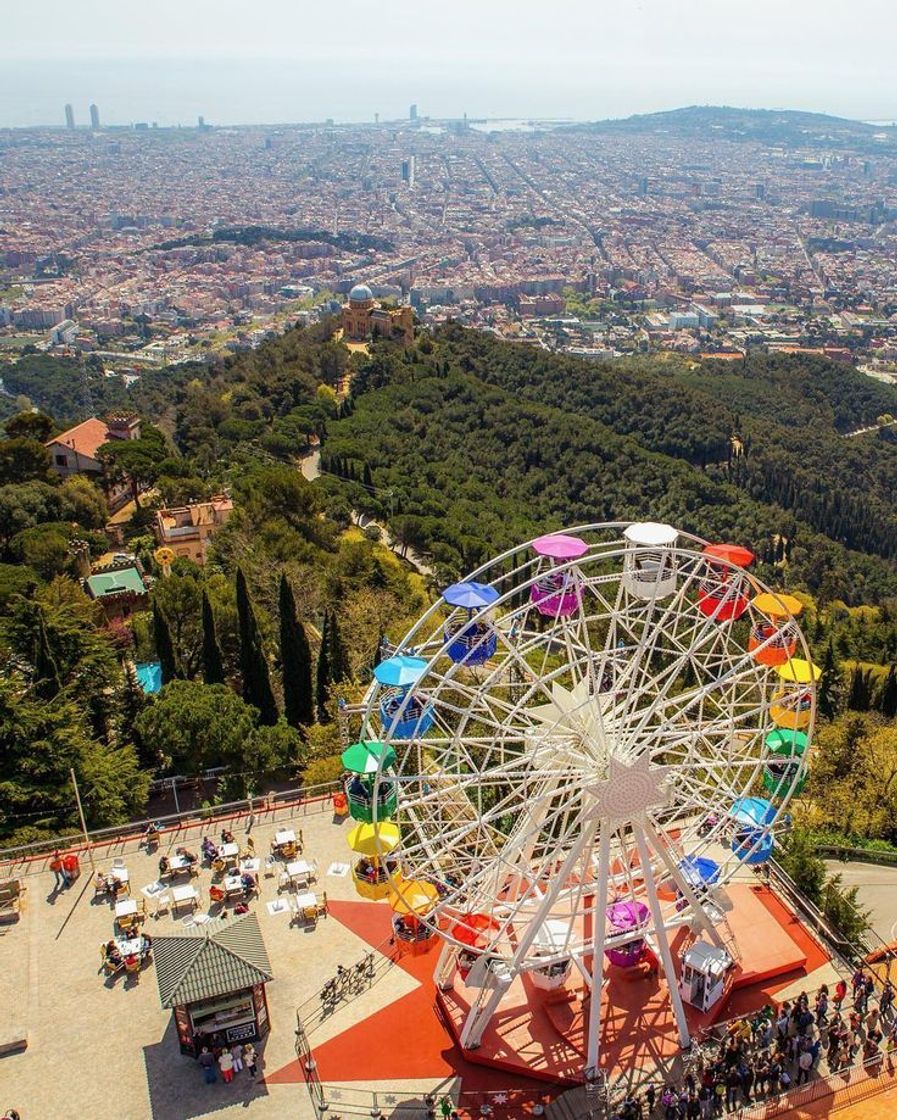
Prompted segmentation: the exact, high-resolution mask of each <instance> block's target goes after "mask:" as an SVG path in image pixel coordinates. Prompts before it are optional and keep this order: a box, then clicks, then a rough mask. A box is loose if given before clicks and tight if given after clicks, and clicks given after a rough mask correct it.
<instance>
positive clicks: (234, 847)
mask: <svg viewBox="0 0 897 1120" xmlns="http://www.w3.org/2000/svg"><path fill="white" fill-rule="evenodd" d="M239 854H240V845H239V844H222V845H220V847H219V848H218V855H219V856H221V858H222V859H236V857H237V856H238V855H239Z"/></svg>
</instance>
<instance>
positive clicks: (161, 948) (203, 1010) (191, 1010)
mask: <svg viewBox="0 0 897 1120" xmlns="http://www.w3.org/2000/svg"><path fill="white" fill-rule="evenodd" d="M153 958H154V960H155V963H156V980H157V983H158V986H159V999H160V1000H161V1003H162V1006H163V1007H170V1008H171V1010H172V1014H173V1016H174V1023H175V1027H176V1029H177V1034H178V1044H179V1045H180V1049H181V1053H182V1054H189V1055H190V1056H191V1057H194V1058H195V1057H196V1056H197V1055H198V1054H199V1053H200V1051H201V1050H202V1048H203V1046H208V1047H209V1049H212V1048H213V1047H225V1046H227V1047H230V1046H233V1045H234V1043H235V1042H256V1041H257V1040H258V1039H261V1038H264V1037H265V1035H266V1034H267V1033H268V1031H269V1030H270V1020H269V1018H268V997H267V993H266V990H265V985H266V984H267V983H268V981H269V980H271V979H272V978H273V977H272V973H271V962H270V961H269V960H268V953H267V950H266V949H265V943H264V941H263V940H262V933H261V929H260V928H259V923H258V917H257V915H255V914H244V915H243V916H242V917H240V918H237V919H236V920H233V919H223V920H219V921H213V922H208V923H206V924H205V925H202V926H195V927H193V928H192V929H187V930H185V931H184V932H183V933H178V934H174V935H172V936H169V937H163V936H161V935H160V936H156V937H154V938H153Z"/></svg>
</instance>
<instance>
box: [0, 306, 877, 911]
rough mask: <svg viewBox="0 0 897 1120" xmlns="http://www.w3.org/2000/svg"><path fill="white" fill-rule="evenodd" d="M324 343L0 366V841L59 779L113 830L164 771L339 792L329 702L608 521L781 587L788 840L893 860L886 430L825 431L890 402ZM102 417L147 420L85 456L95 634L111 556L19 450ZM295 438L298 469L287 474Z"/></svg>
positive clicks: (520, 356)
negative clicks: (806, 715) (670, 527)
mask: <svg viewBox="0 0 897 1120" xmlns="http://www.w3.org/2000/svg"><path fill="white" fill-rule="evenodd" d="M334 331H335V323H334V322H333V321H330V320H325V321H323V322H321V323H319V324H316V325H315V326H313V327H310V328H307V329H304V330H300V329H295V330H290V331H287V332H286V333H285V334H284V335H283V336H282V337H279V338H276V339H271V340H269V341H267V342H265V343H264V344H263V345H261V346H260V347H259V348H258V349H257V350H254V351H251V352H246V353H243V354H240V355H236V356H234V357H231V358H227V359H225V360H217V361H215V362H212V363H211V364H200V363H194V364H189V365H182V366H177V367H174V368H171V369H166V370H162V371H153V372H147V373H145V374H143V375H142V376H141V378H140V379H139V381H137V382H136V383H135V384H134V385H133V386H131V387H130V388H128V387H126V386H125V385H124V383H123V382H120V381H118V380H116V379H114V378H107V377H104V376H103V373H102V370H101V369H100V368H99V367H98V365H97V363H95V362H92V361H91V359H89V358H88V359H87V360H85V361H83V362H82V361H78V360H74V359H72V360H60V359H55V358H49V357H47V356H45V355H41V354H30V355H24V356H22V357H20V358H19V360H18V361H17V362H15V363H12V364H9V365H7V366H5V367H4V368H3V384H4V388H5V391H6V396H5V397H3V398H2V401H3V405H2V409H0V416H2V418H3V422H4V438H3V440H2V441H0V612H2V614H0V666H2V673H0V697H2V699H0V839H2V841H3V842H4V843H7V844H8V843H21V842H28V841H29V840H31V839H36V838H40V837H42V836H47V835H53V834H57V833H59V832H61V831H65V830H71V829H72V828H73V827H74V826H75V816H74V804H73V799H72V796H71V786H70V775H69V768H70V767H73V768H74V769H75V771H76V776H77V778H78V780H79V783H80V785H81V787H82V796H83V797H84V802H85V811H86V813H87V814H88V818H89V824H90V825H91V826H100V825H105V824H115V823H119V822H122V821H126V820H128V819H130V818H132V817H137V816H139V815H140V814H141V812H142V811H143V809H144V807H145V805H146V801H147V791H148V787H149V783H150V781H151V779H152V778H154V777H158V776H161V775H165V774H171V773H179V774H197V773H200V772H202V771H203V770H206V769H209V768H212V767H223V768H224V772H225V776H224V779H223V781H222V783H221V788H220V790H219V796H220V797H221V798H228V797H239V796H244V795H246V794H247V793H251V792H254V791H258V790H260V789H264V788H265V787H266V783H269V782H272V781H278V780H284V781H303V782H305V783H308V784H311V783H313V782H315V781H322V780H329V779H331V778H333V777H335V776H336V775H337V774H338V773H339V759H338V751H339V736H338V731H337V726H336V721H335V718H334V717H335V712H336V706H337V704H338V702H339V700H340V698H355V697H358V696H360V695H361V693H362V692H363V690H364V688H365V687H366V685H367V683H368V682H369V680H370V673H371V669H372V667H373V665H374V664H375V663H376V660H377V651H378V649H379V646H380V642H381V640H382V638H383V637H384V636H387V637H389V638H391V639H394V640H398V639H399V638H400V637H401V636H402V634H403V633H404V632H405V630H406V629H407V628H408V626H409V625H410V624H411V622H412V621H413V620H414V619H415V618H416V617H417V616H418V615H419V614H420V613H421V612H422V611H423V610H424V609H425V607H426V606H427V605H428V603H429V602H431V601H432V599H433V597H434V595H435V594H436V593H437V591H438V588H439V587H441V586H444V585H445V584H446V583H448V582H450V581H452V580H454V579H457V578H458V577H460V576H461V575H463V574H464V573H465V572H466V571H469V570H470V569H472V568H473V567H475V566H476V565H478V564H479V563H481V562H483V561H484V560H486V559H487V558H488V557H489V556H491V555H493V554H496V553H498V552H501V551H502V550H504V549H505V548H507V547H509V546H511V545H513V544H515V543H518V542H519V541H521V540H524V539H527V538H529V537H532V536H534V535H538V534H540V533H543V532H545V531H547V530H549V529H552V528H560V527H562V526H564V525H575V524H582V523H588V522H595V521H610V520H617V521H625V520H629V519H651V520H660V521H669V522H671V523H672V524H675V525H677V526H678V527H680V528H682V529H684V530H687V531H689V532H692V533H696V534H698V535H700V536H703V537H705V538H707V539H711V540H731V541H736V542H738V543H743V544H746V545H748V546H749V547H750V548H751V549H752V550H753V551H754V552H755V554H756V556H757V564H756V569H755V570H756V571H757V574H758V575H759V577H760V578H761V579H764V580H766V581H767V582H769V583H771V584H772V585H774V586H776V587H780V588H784V589H787V590H789V591H791V592H793V593H795V594H797V595H799V596H800V597H801V599H802V601H803V602H804V604H805V612H804V616H803V620H804V626H805V629H806V632H807V634H808V637H809V638H810V640H811V643H812V645H813V648H814V650H815V656H816V660H817V661H818V662H819V663H820V665H821V666H822V667H823V670H824V672H823V679H822V686H821V694H820V707H821V712H822V714H823V717H824V724H825V725H824V727H823V728H822V730H821V733H820V735H819V740H818V741H819V744H820V746H819V748H818V752H817V753H818V755H819V758H820V760H821V762H820V764H819V768H818V771H817V773H818V777H816V776H814V777H813V778H812V779H811V781H810V783H809V784H808V786H807V790H806V793H805V796H804V797H803V798H802V800H801V805H800V806H799V810H798V813H797V814H796V815H797V817H798V820H799V822H800V825H801V828H800V830H799V834H800V836H801V837H803V838H805V837H806V836H807V835H811V834H812V835H820V836H821V835H825V836H832V835H837V836H841V837H845V836H848V835H849V836H851V837H854V838H856V839H858V840H862V841H863V842H866V843H873V842H874V843H878V844H880V845H884V846H889V845H894V844H895V843H897V825H895V823H894V822H895V820H897V817H895V813H894V806H893V805H892V804H891V802H890V801H888V800H887V799H886V798H885V799H884V800H882V799H881V798H878V800H874V799H872V800H870V798H871V795H870V793H869V789H870V785H869V784H870V782H871V781H872V780H873V777H872V776H873V775H874V774H875V773H876V772H880V771H881V767H882V765H883V760H891V759H892V758H894V759H895V760H897V747H895V745H894V742H893V739H894V737H895V736H897V730H895V729H894V725H893V723H892V721H893V719H894V717H895V715H897V669H895V663H897V567H895V557H897V444H895V443H894V442H893V441H892V439H891V438H890V437H889V429H881V430H880V431H877V432H870V433H868V434H865V435H862V436H859V437H856V438H852V437H850V436H848V434H847V433H850V432H852V431H854V430H856V429H857V428H861V427H864V426H866V425H870V424H875V422H876V420H877V418H878V417H881V416H884V415H891V414H897V391H895V390H894V389H892V388H890V387H888V386H885V385H882V384H880V383H878V382H875V381H872V380H870V379H868V378H866V377H864V376H863V375H861V374H859V373H857V372H856V371H854V370H852V369H850V368H849V367H846V366H844V365H838V364H834V363H830V362H826V361H823V360H820V359H815V358H806V357H799V356H788V357H786V356H771V355H761V354H758V355H752V356H750V357H749V358H747V359H746V360H745V361H744V362H740V363H737V364H733V363H722V362H714V361H712V360H710V361H705V362H701V363H698V362H695V361H693V360H690V359H686V358H683V357H678V356H669V357H663V356H661V357H647V356H644V357H635V358H630V359H622V360H617V361H614V362H609V363H586V362H582V361H579V360H577V359H574V358H567V357H565V356H563V355H557V354H551V353H548V352H546V351H542V350H539V349H536V348H533V347H529V346H520V345H512V344H508V343H502V342H499V341H497V340H495V339H494V338H492V337H490V336H488V335H486V334H483V333H478V332H473V331H469V330H465V329H462V328H459V327H457V326H454V325H451V324H450V325H447V326H445V327H443V328H441V329H439V330H436V331H434V332H432V333H421V334H420V335H419V336H418V338H417V340H416V344H415V346H414V347H413V348H409V349H407V350H403V349H402V348H400V347H398V346H395V345H393V344H390V343H385V342H378V343H375V344H373V345H372V347H371V352H370V354H369V355H364V354H360V353H354V354H350V353H349V351H348V349H347V348H346V347H345V346H343V345H342V343H341V342H339V341H338V339H337V338H336V337H335V334H334ZM346 384H348V391H345V389H344V386H345V385H346ZM109 410H118V411H121V410H132V411H134V412H136V413H137V414H139V415H140V416H141V417H142V420H143V428H142V433H141V438H140V439H139V440H135V441H133V443H132V444H131V445H130V446H128V445H125V444H122V445H121V446H110V445H107V446H106V448H104V450H103V452H102V453H101V455H102V457H103V459H104V464H105V470H106V473H107V478H108V479H109V480H119V481H120V480H123V479H124V480H128V481H129V482H130V483H131V484H132V488H133V490H134V492H135V493H136V494H137V495H138V501H137V504H136V506H135V508H134V509H133V511H132V513H131V515H130V517H129V519H128V520H127V522H126V523H125V525H124V526H123V530H124V535H125V540H126V547H127V549H128V550H129V551H133V552H134V553H135V554H136V555H137V556H138V557H139V558H140V560H141V562H142V564H143V566H144V568H145V570H146V572H147V573H148V575H149V576H150V577H152V580H153V582H152V588H151V594H150V601H149V605H148V609H146V610H145V611H141V612H139V613H137V614H135V615H133V616H132V617H131V618H129V619H128V620H126V621H125V622H118V623H114V624H108V623H107V622H106V621H105V619H104V617H103V614H102V612H101V610H100V609H99V607H98V606H97V604H96V603H94V602H93V601H92V600H90V599H89V598H88V596H87V595H86V594H85V593H84V591H83V590H82V588H81V585H80V583H79V581H78V579H77V573H76V570H75V566H74V559H73V542H74V541H85V542H86V543H87V547H88V548H89V552H90V555H91V556H92V557H94V558H96V557H99V556H100V555H102V554H103V553H104V552H106V551H107V550H108V549H109V547H110V546H109V542H108V540H107V538H106V535H105V533H104V531H103V529H104V526H105V524H106V522H107V519H108V509H107V507H106V498H105V495H104V490H103V486H102V485H95V484H94V483H93V482H90V481H88V480H86V479H83V478H75V479H69V480H67V481H65V482H61V481H60V479H59V478H58V477H57V476H56V475H55V474H54V473H53V472H52V471H51V469H50V464H49V458H48V455H47V453H46V451H45V449H44V447H43V443H44V441H45V440H46V439H47V438H48V437H49V436H50V435H51V434H53V433H54V432H56V431H58V430H60V429H61V428H63V427H65V426H67V425H70V424H71V423H74V422H77V421H79V420H81V419H84V418H85V417H87V416H90V415H102V414H103V413H104V412H106V411H109ZM318 442H320V446H321V452H322V469H323V474H322V476H321V477H320V478H319V479H317V480H316V481H315V482H308V481H306V480H305V478H304V477H303V476H302V474H301V472H300V471H299V470H298V463H299V460H300V459H301V458H302V457H303V456H304V455H305V454H307V453H308V451H309V449H310V447H311V446H312V445H316V444H318ZM222 491H226V492H227V493H229V494H230V495H231V497H232V499H233V501H234V512H233V514H232V515H231V518H230V520H229V521H228V523H227V525H226V526H225V527H224V528H223V529H222V530H221V531H220V532H219V533H218V534H217V535H216V537H215V538H214V541H213V544H212V548H211V552H210V554H209V556H208V560H207V563H206V564H205V565H204V566H203V567H199V566H197V565H196V564H194V563H192V562H189V561H186V560H178V561H176V562H175V564H174V565H173V568H172V571H171V574H170V575H167V576H166V575H163V573H162V572H161V571H160V570H159V568H158V565H157V564H156V561H155V559H154V556H153V553H154V551H155V548H156V543H157V542H156V541H155V539H154V537H153V535H152V525H153V523H154V516H155V510H156V509H157V508H159V507H160V506H161V505H166V504H168V505H171V504H179V503H184V502H187V501H192V500H202V499H205V498H208V497H209V496H210V495H213V494H216V493H220V492H222ZM358 514H364V515H366V516H367V517H370V518H375V519H376V520H377V521H378V522H379V523H380V524H381V525H383V526H386V527H387V528H388V531H389V535H390V538H391V541H392V547H388V546H387V544H386V543H385V542H384V541H382V540H381V539H380V532H379V529H378V528H377V527H376V526H369V527H368V529H367V530H365V531H361V530H360V529H358V528H357V527H356V526H355V524H354V523H353V522H354V519H355V518H356V516H357V515H358ZM408 549H411V550H413V552H414V553H415V554H416V555H417V556H419V557H422V558H423V560H424V561H425V562H426V565H427V569H428V572H429V571H430V570H431V571H432V575H430V574H428V575H426V576H423V575H421V574H420V573H419V572H418V571H417V570H416V569H415V568H414V567H413V566H412V565H411V564H409V563H408V562H406V561H405V560H404V559H403V554H404V552H405V550H408ZM148 660H159V661H160V663H161V666H162V675H163V681H164V682H165V683H164V687H163V689H162V691H161V692H160V693H159V694H157V695H156V696H155V697H153V698H147V697H145V696H144V695H143V693H142V691H141V690H140V689H139V687H138V686H137V684H136V682H135V679H134V675H133V672H132V669H131V667H130V666H131V665H132V663H133V662H141V661H148ZM845 742H847V743H849V744H851V746H850V747H849V748H846V747H844V745H843V744H844V743H845ZM858 744H859V745H858ZM835 759H839V760H840V761H838V762H837V765H836V764H835V762H834V761H833V760H835ZM888 788H890V786H889V787H888ZM823 790H824V791H825V794H824V796H823V792H822V791H823ZM850 806H853V811H851V812H847V809H848V808H849V807H850ZM859 806H864V808H863V809H862V811H860V808H859ZM808 830H809V831H808ZM801 858H803V857H801ZM799 863H800V860H799V859H798V857H797V856H795V864H794V866H797V865H798V864H799ZM813 873H814V874H817V873H818V867H815V868H814V872H813ZM820 892H821V887H820ZM822 897H823V895H822V892H821V893H820V898H822Z"/></svg>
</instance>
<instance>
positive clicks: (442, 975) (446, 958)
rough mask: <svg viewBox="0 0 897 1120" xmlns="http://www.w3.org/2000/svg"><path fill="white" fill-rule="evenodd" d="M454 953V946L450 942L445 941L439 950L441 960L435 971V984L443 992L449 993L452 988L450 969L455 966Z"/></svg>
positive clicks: (437, 963)
mask: <svg viewBox="0 0 897 1120" xmlns="http://www.w3.org/2000/svg"><path fill="white" fill-rule="evenodd" d="M454 953H455V948H454V946H453V945H451V944H449V942H448V941H443V943H442V948H441V949H440V950H439V959H438V960H437V961H436V967H435V968H434V969H433V983H434V984H435V985H436V987H437V988H439V989H440V991H443V992H447V991H448V990H449V989H450V988H451V986H452V984H451V979H450V976H451V972H450V971H449V969H450V966H451V965H453V964H454Z"/></svg>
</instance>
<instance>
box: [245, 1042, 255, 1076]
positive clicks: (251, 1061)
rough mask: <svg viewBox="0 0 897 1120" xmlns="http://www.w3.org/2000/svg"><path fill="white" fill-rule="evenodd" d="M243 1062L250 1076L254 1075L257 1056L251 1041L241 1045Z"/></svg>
mask: <svg viewBox="0 0 897 1120" xmlns="http://www.w3.org/2000/svg"><path fill="white" fill-rule="evenodd" d="M243 1062H244V1064H245V1066H246V1068H247V1069H248V1070H249V1075H250V1077H255V1075H256V1071H257V1068H258V1066H257V1062H258V1057H257V1055H256V1052H255V1047H254V1046H253V1045H252V1043H251V1042H247V1043H246V1045H245V1046H244V1047H243Z"/></svg>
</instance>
